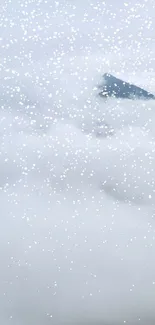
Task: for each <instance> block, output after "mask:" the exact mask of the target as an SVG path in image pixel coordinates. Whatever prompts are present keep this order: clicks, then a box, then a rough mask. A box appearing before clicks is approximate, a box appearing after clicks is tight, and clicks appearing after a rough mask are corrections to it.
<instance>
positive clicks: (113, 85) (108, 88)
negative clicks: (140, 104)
mask: <svg viewBox="0 0 155 325" xmlns="http://www.w3.org/2000/svg"><path fill="white" fill-rule="evenodd" d="M103 78H104V84H103V85H102V86H100V88H101V89H102V91H101V92H100V93H99V95H100V96H101V97H104V98H107V97H116V98H128V99H146V100H148V99H155V95H153V94H151V93H149V92H148V91H146V90H144V89H142V88H140V87H137V86H135V85H132V84H130V83H128V82H125V81H123V80H121V79H118V78H116V77H114V76H113V75H111V74H108V73H105V74H104V75H103Z"/></svg>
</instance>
